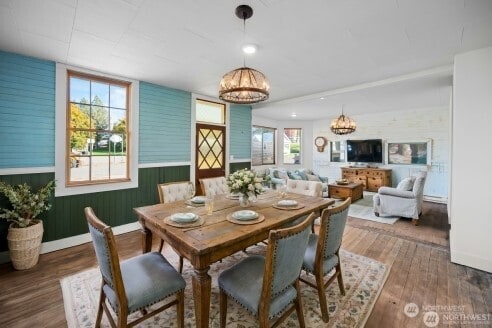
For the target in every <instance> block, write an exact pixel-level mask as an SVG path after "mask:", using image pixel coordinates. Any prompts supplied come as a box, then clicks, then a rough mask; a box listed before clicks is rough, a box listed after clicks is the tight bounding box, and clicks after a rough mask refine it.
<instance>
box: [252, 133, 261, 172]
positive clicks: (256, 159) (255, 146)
mask: <svg viewBox="0 0 492 328" xmlns="http://www.w3.org/2000/svg"><path fill="white" fill-rule="evenodd" d="M262 164H263V129H262V128H257V127H254V126H253V128H252V131H251V165H262Z"/></svg>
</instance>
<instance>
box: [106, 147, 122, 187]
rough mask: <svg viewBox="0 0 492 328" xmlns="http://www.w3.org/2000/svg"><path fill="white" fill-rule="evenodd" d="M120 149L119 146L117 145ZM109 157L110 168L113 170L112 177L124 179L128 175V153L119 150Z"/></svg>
mask: <svg viewBox="0 0 492 328" xmlns="http://www.w3.org/2000/svg"><path fill="white" fill-rule="evenodd" d="M116 149H117V150H118V149H119V147H116ZM113 154H114V155H113V156H110V157H109V168H110V170H111V179H123V178H125V177H126V155H125V154H124V153H122V152H121V153H120V152H118V151H116V152H114V153H113Z"/></svg>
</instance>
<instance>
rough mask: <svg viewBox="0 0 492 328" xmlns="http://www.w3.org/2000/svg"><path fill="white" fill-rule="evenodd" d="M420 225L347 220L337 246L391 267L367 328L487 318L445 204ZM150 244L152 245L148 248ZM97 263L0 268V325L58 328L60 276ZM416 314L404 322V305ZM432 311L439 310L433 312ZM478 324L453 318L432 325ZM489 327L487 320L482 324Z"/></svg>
mask: <svg viewBox="0 0 492 328" xmlns="http://www.w3.org/2000/svg"><path fill="white" fill-rule="evenodd" d="M420 222H421V225H420V226H418V227H415V226H413V225H412V224H411V222H410V221H409V220H404V219H401V220H399V221H398V222H396V223H395V224H394V225H386V224H381V223H376V222H371V221H366V220H359V219H354V218H349V221H348V224H347V228H346V230H345V236H344V239H343V244H342V247H343V248H344V249H346V250H348V251H351V252H353V253H357V254H360V255H364V256H367V257H370V258H373V259H376V260H378V261H380V262H383V263H386V264H388V265H390V266H391V271H390V274H389V276H388V279H387V281H386V284H385V286H384V288H383V290H382V292H381V294H380V296H379V299H378V301H377V302H376V304H375V306H374V309H373V311H372V313H371V315H370V317H369V319H368V321H367V323H366V327H425V325H424V324H423V321H422V306H434V305H438V306H464V312H465V314H471V313H475V314H490V313H492V274H489V273H486V272H483V271H479V270H475V269H471V268H468V267H464V266H461V265H456V264H453V263H451V262H450V259H449V242H448V239H447V237H448V230H449V226H448V224H447V214H446V206H445V205H442V204H432V203H424V208H423V215H422V217H421V220H420ZM117 243H118V247H119V249H120V257H121V258H122V259H124V258H127V257H131V256H134V255H137V254H139V253H140V235H139V233H138V232H132V233H128V234H124V235H121V236H118V237H117ZM156 247H157V241H155V247H154V248H156ZM95 266H96V259H95V256H94V252H93V249H92V245H91V244H90V243H88V244H84V245H80V246H76V247H72V248H70V249H65V250H61V251H57V252H53V253H49V254H43V255H41V257H40V262H39V264H38V265H37V266H36V267H35V268H33V269H31V270H26V271H15V270H13V269H12V267H11V265H10V264H3V265H0V327H16V328H17V327H30V328H32V327H65V326H66V321H65V313H64V308H63V298H62V293H61V288H60V282H59V280H60V278H62V277H64V276H67V275H71V274H74V273H76V272H79V271H82V270H86V269H88V268H92V267H95ZM409 302H413V303H415V304H417V305H418V306H419V307H420V309H421V312H420V314H419V315H418V316H417V317H416V318H409V317H407V316H406V315H405V314H404V312H403V308H404V306H405V304H406V303H409ZM438 312H439V311H438ZM447 326H452V327H477V325H471V324H470V325H467V324H463V323H462V322H459V321H453V322H451V324H442V319H441V323H439V326H438V327H447ZM486 326H487V327H490V326H492V321H489V323H488V325H483V324H482V325H480V327H486Z"/></svg>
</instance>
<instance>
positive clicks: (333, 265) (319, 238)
mask: <svg viewBox="0 0 492 328" xmlns="http://www.w3.org/2000/svg"><path fill="white" fill-rule="evenodd" d="M350 202H351V198H350V197H348V198H347V199H346V200H345V201H343V202H342V203H340V204H339V205H336V206H334V207H330V208H326V209H324V210H323V212H322V213H321V220H320V227H319V234H315V233H312V234H310V235H309V242H308V246H307V249H306V253H305V255H304V260H303V263H302V269H303V270H304V271H306V272H307V273H312V274H313V275H314V278H315V281H316V283H314V284H313V283H312V282H311V281H309V280H306V279H303V278H302V277H301V278H300V280H301V281H302V282H304V283H306V284H307V285H309V286H311V287H313V288H316V289H317V291H318V297H319V305H320V308H321V317H322V319H323V321H324V322H328V320H329V316H328V306H327V303H326V292H325V290H326V288H327V287H328V285H329V284H331V283H332V282H333V280H335V278H337V279H338V286H339V288H340V293H341V294H342V295H345V287H344V285H343V278H342V266H341V265H340V253H339V250H340V245H341V244H342V237H343V231H344V229H345V224H346V222H347V215H348V210H349V206H350ZM333 269H335V273H334V274H333V276H331V277H330V278H329V279H328V281H327V282H326V283H325V282H324V277H325V275H327V274H328V273H330V272H331V271H332V270H333Z"/></svg>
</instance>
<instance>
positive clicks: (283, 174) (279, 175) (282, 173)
mask: <svg viewBox="0 0 492 328" xmlns="http://www.w3.org/2000/svg"><path fill="white" fill-rule="evenodd" d="M274 176H275V177H276V178H278V179H284V180H287V179H288V176H287V172H285V171H279V170H277V171H275V174H274Z"/></svg>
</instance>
